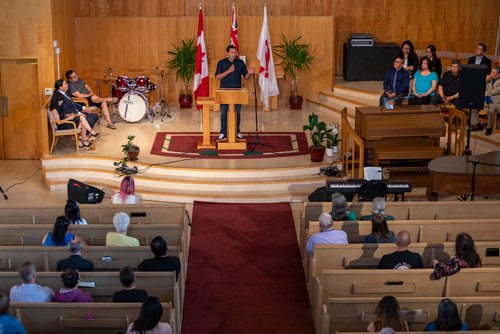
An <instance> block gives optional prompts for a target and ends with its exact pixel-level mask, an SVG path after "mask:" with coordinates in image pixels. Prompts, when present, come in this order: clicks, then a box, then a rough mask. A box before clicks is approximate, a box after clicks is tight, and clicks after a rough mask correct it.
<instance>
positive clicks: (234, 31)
mask: <svg viewBox="0 0 500 334" xmlns="http://www.w3.org/2000/svg"><path fill="white" fill-rule="evenodd" d="M229 44H230V45H232V46H234V47H235V48H236V51H237V52H238V56H237V57H238V58H239V56H240V47H239V45H238V23H237V22H236V9H235V8H234V2H233V12H232V15H231V37H230V38H229Z"/></svg>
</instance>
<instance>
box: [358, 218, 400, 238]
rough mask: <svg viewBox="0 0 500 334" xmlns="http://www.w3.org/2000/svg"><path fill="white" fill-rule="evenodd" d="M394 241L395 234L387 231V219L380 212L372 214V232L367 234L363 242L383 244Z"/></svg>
mask: <svg viewBox="0 0 500 334" xmlns="http://www.w3.org/2000/svg"><path fill="white" fill-rule="evenodd" d="M390 242H396V235H395V234H394V232H392V231H389V226H387V220H385V217H384V216H383V215H381V214H378V213H376V214H374V215H372V234H370V235H367V236H366V237H365V240H364V241H363V243H365V244H384V243H390Z"/></svg>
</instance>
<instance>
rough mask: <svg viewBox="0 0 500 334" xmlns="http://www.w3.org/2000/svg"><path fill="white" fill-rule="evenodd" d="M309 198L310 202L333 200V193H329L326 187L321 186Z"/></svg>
mask: <svg viewBox="0 0 500 334" xmlns="http://www.w3.org/2000/svg"><path fill="white" fill-rule="evenodd" d="M307 199H308V200H309V202H331V201H332V194H327V193H326V187H321V188H318V189H316V190H315V191H313V192H312V193H311V194H310V195H309V196H308V197H307Z"/></svg>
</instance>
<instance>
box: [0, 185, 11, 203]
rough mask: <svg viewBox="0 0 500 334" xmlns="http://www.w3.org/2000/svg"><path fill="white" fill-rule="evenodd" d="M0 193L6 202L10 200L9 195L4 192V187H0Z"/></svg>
mask: <svg viewBox="0 0 500 334" xmlns="http://www.w3.org/2000/svg"><path fill="white" fill-rule="evenodd" d="M0 192H1V193H2V195H3V198H4V199H5V200H8V199H9V198H8V197H7V195H6V194H5V193H4V192H3V189H2V187H0Z"/></svg>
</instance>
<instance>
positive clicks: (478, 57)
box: [467, 43, 491, 73]
mask: <svg viewBox="0 0 500 334" xmlns="http://www.w3.org/2000/svg"><path fill="white" fill-rule="evenodd" d="M486 49H487V48H486V44H484V43H478V44H477V46H476V50H474V55H473V56H472V57H470V58H469V59H468V61H467V64H474V65H486V67H487V73H490V71H491V59H490V58H488V57H486V56H485V52H486Z"/></svg>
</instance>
